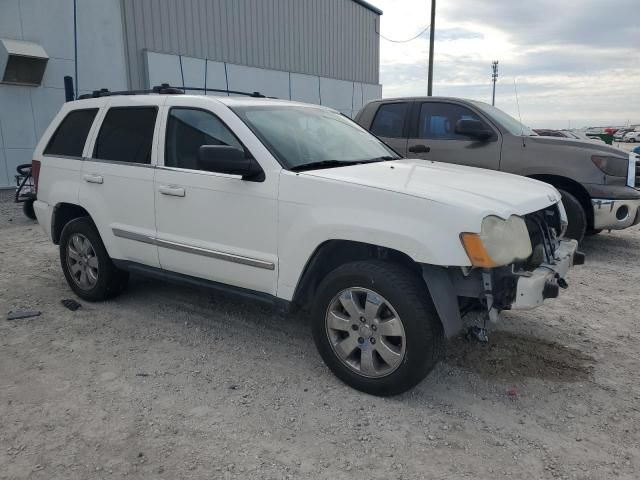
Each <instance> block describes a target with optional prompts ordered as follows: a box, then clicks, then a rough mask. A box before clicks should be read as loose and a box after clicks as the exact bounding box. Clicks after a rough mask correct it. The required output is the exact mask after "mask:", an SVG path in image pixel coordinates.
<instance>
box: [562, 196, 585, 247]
mask: <svg viewBox="0 0 640 480" xmlns="http://www.w3.org/2000/svg"><path fill="white" fill-rule="evenodd" d="M558 191H559V192H560V194H561V195H562V204H563V205H564V209H565V210H566V212H567V220H568V221H569V225H568V226H567V232H566V233H565V237H567V238H573V239H575V240H577V241H578V242H581V241H582V239H583V238H584V235H585V233H586V231H587V214H586V212H585V211H584V208H582V204H581V203H580V202H579V201H578V199H577V198H576V197H574V196H573V195H572V194H571V193H569V192H567V191H566V190H562V189H558Z"/></svg>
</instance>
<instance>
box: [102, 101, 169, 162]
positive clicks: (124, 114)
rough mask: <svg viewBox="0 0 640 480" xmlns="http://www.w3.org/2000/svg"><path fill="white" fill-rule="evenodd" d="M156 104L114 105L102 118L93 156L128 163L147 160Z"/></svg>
mask: <svg viewBox="0 0 640 480" xmlns="http://www.w3.org/2000/svg"><path fill="white" fill-rule="evenodd" d="M157 114H158V109H157V108H156V107H114V108H111V109H110V110H109V111H108V112H107V115H106V116H105V118H104V121H103V122H102V126H101V127H100V133H99V134H98V139H97V140H96V146H95V148H94V152H93V156H94V158H97V159H100V160H114V161H117V162H128V163H141V164H146V165H148V164H150V163H151V144H152V143H153V129H154V128H155V124H156V117H157Z"/></svg>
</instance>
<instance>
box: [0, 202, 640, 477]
mask: <svg viewBox="0 0 640 480" xmlns="http://www.w3.org/2000/svg"><path fill="white" fill-rule="evenodd" d="M4 196H5V197H6V196H7V195H6V194H5V195H4ZM583 249H584V251H585V252H586V253H587V261H588V264H587V265H585V266H583V267H576V268H575V269H574V270H573V271H572V272H571V274H570V277H569V282H570V288H569V290H567V291H566V292H563V295H562V297H561V298H559V299H557V300H554V301H549V302H548V303H547V304H545V305H544V306H543V307H542V308H539V309H538V310H535V311H532V312H525V313H507V314H506V315H504V318H503V320H502V321H501V323H499V325H498V326H497V327H496V329H495V330H494V331H493V332H492V333H491V335H490V343H489V344H484V345H481V344H477V343H468V342H466V341H465V340H463V339H454V340H453V341H452V342H450V344H449V345H448V354H447V358H446V360H445V361H444V362H442V363H441V364H440V365H439V366H438V367H437V368H436V369H435V370H434V371H433V372H432V374H431V375H430V376H429V377H428V378H427V379H426V380H425V381H424V382H422V383H421V384H420V385H419V386H418V387H417V388H415V389H414V390H412V391H411V392H409V393H406V394H404V395H401V396H398V397H394V398H376V397H371V396H368V395H365V394H361V393H359V392H357V391H354V390H352V389H350V388H348V387H346V386H345V385H343V384H341V383H340V382H339V381H338V380H337V379H336V378H335V377H334V376H333V375H332V374H331V373H330V372H329V371H328V369H327V368H326V367H325V366H324V364H323V363H322V361H321V359H320V357H319V355H318V354H317V353H316V350H315V348H314V346H313V343H312V340H311V337H310V331H309V330H310V329H309V325H308V322H307V321H306V320H305V319H304V318H300V317H292V316H288V317H283V316H282V315H279V314H278V313H277V312H275V311H272V310H270V309H269V308H266V307H263V306H260V305H256V304H249V303H246V302H244V301H242V300H238V299H235V298H230V297H225V296H222V295H219V294H216V293H212V292H209V291H206V290H199V289H194V288H192V287H184V286H175V285H169V284H165V283H162V282H158V281H150V280H146V279H134V280H133V281H132V282H131V285H130V288H129V289H128V290H127V292H125V293H124V294H123V295H122V296H121V297H119V298H118V299H117V300H114V301H110V302H107V303H97V304H89V303H86V302H82V303H83V305H82V307H81V308H80V309H79V310H78V311H76V312H71V311H69V310H67V309H65V308H64V307H63V306H62V305H61V304H60V300H61V299H64V298H73V295H72V293H71V291H70V289H69V288H68V287H67V285H66V283H65V281H64V278H63V275H62V272H61V270H60V266H59V262H58V254H57V249H56V247H55V246H54V245H52V244H51V243H50V242H49V241H48V240H47V239H46V237H45V236H44V234H43V233H42V231H41V230H40V228H39V227H38V226H37V225H36V224H35V223H34V222H31V221H29V220H27V219H26V218H25V217H23V216H22V214H21V212H20V210H19V208H17V207H16V206H15V205H13V204H12V203H10V202H8V201H6V199H5V201H4V202H0V259H1V268H0V313H1V314H2V317H0V478H1V479H23V478H30V479H51V478H64V479H87V478H124V477H126V478H141V479H142V478H144V479H148V478H167V479H177V478H185V479H186V478H188V479H205V478H206V479H211V478H224V479H226V478H238V479H253V478H256V479H257V478H273V479H281V478H295V479H298V478H309V479H347V478H348V479H358V478H367V479H377V478H380V479H383V478H384V479H388V478H397V479H399V478H406V479H409V478H429V479H451V478H474V479H480V478H487V479H488V478H491V479H500V478H508V479H514V478H516V479H541V478H580V479H609V478H628V479H637V478H638V476H639V472H640V385H639V384H638V378H639V377H638V371H639V367H640V356H639V355H638V344H639V343H640V342H639V341H640V335H639V333H638V323H639V319H640V314H639V313H638V308H639V307H640V293H639V292H640V290H639V288H638V285H639V284H640V265H639V260H640V229H639V228H638V227H634V228H632V229H629V230H627V231H625V232H621V233H611V234H608V233H604V234H601V235H599V236H597V237H594V238H590V239H588V240H587V241H585V244H584V248H583ZM18 309H30V310H41V311H42V315H41V316H39V317H35V318H31V319H24V320H14V321H7V320H5V317H4V314H5V313H6V312H8V311H9V310H18Z"/></svg>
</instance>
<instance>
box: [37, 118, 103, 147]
mask: <svg viewBox="0 0 640 480" xmlns="http://www.w3.org/2000/svg"><path fill="white" fill-rule="evenodd" d="M97 113H98V109H97V108H89V109H86V110H74V111H72V112H69V113H68V114H67V116H66V117H64V120H62V122H61V123H60V125H59V126H58V128H57V129H56V131H55V133H54V134H53V136H52V137H51V139H50V140H49V144H48V145H47V148H45V150H44V154H45V155H63V156H66V157H82V150H84V144H85V142H86V141H87V135H89V130H91V125H92V124H93V119H94V118H96V114H97Z"/></svg>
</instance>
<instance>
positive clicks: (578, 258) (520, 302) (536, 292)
mask: <svg viewBox="0 0 640 480" xmlns="http://www.w3.org/2000/svg"><path fill="white" fill-rule="evenodd" d="M577 250H578V242H577V241H575V240H563V241H562V242H560V246H559V247H558V249H557V250H556V252H555V261H554V263H544V264H542V265H540V266H539V267H538V268H536V269H535V270H533V271H532V272H525V273H519V274H518V284H517V290H516V298H515V301H514V302H513V304H512V305H511V308H512V309H513V310H528V309H531V308H536V307H539V306H540V305H542V303H543V302H544V301H545V299H547V298H555V297H557V296H558V292H559V289H560V288H566V282H565V281H564V278H565V276H566V274H567V272H568V271H569V268H571V267H572V266H573V265H574V264H577V265H580V264H582V263H584V255H583V254H582V253H579V252H577Z"/></svg>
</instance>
